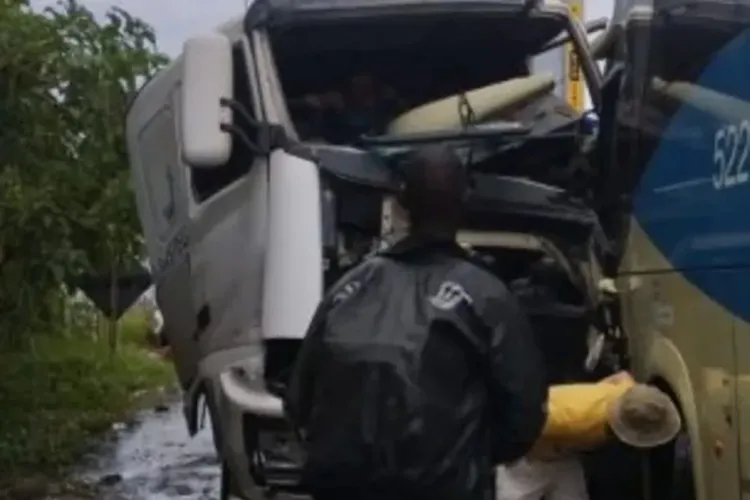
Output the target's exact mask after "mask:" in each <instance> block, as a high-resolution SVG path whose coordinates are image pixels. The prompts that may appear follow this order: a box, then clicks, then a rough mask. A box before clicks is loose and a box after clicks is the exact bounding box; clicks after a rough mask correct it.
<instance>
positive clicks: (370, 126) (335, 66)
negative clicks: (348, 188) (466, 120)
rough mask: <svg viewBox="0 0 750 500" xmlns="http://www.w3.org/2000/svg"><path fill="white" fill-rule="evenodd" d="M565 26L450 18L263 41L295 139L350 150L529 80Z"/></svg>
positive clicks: (399, 19) (277, 35)
mask: <svg viewBox="0 0 750 500" xmlns="http://www.w3.org/2000/svg"><path fill="white" fill-rule="evenodd" d="M566 23H567V18H566V16H565V15H564V14H563V15H545V16H541V15H538V16H525V17H524V16H519V14H518V13H513V14H511V13H508V12H505V13H502V14H500V13H497V12H495V13H487V12H484V13H480V12H472V13H461V12H458V13H455V12H453V13H449V14H441V15H437V14H433V15H425V14H420V15H416V14H415V15H399V16H380V17H375V18H367V19H356V20H345V19H342V20H339V21H336V22H327V23H321V22H318V23H313V22H310V23H304V24H303V23H301V24H299V25H294V26H290V27H285V29H284V30H277V31H274V30H270V31H269V34H270V38H271V45H272V48H273V51H274V58H275V60H276V64H277V67H278V71H279V76H280V80H281V82H282V86H283V90H284V93H285V96H286V98H287V103H288V105H289V109H290V111H291V113H292V117H293V120H294V122H295V125H296V127H297V129H298V133H299V135H300V137H301V138H302V139H303V140H310V139H313V138H316V139H323V140H325V141H326V142H332V143H339V144H342V143H343V144H347V143H351V142H352V141H353V140H354V139H355V138H356V137H359V136H360V135H362V134H363V133H370V134H381V133H383V132H385V128H386V125H387V124H388V123H389V122H390V121H391V120H392V119H393V118H395V117H397V116H399V115H400V114H401V113H403V112H405V111H407V110H411V109H413V108H415V107H417V106H419V105H421V104H425V103H428V102H431V101H434V100H436V99H440V98H443V97H447V96H450V95H453V94H456V93H459V92H463V91H467V90H471V89H474V88H478V87H483V86H486V85H489V84H493V83H498V82H503V81H506V80H509V79H512V78H515V77H520V76H526V75H528V74H529V65H528V60H529V58H530V57H531V56H532V55H533V54H535V53H537V52H538V51H539V50H540V48H541V47H543V46H544V44H546V43H548V42H549V41H550V40H553V39H554V38H555V37H557V36H558V35H559V34H560V33H561V32H563V30H565V28H566ZM385 33H387V36H384V34H385ZM301 41H304V42H301Z"/></svg>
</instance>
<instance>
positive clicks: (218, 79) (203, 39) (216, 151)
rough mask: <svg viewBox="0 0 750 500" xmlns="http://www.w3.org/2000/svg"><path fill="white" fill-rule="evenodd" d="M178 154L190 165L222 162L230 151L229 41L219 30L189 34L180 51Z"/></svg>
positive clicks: (230, 77) (230, 46)
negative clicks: (227, 130) (179, 149)
mask: <svg viewBox="0 0 750 500" xmlns="http://www.w3.org/2000/svg"><path fill="white" fill-rule="evenodd" d="M182 59H183V60H182V96H181V99H182V100H181V103H180V107H181V113H180V116H181V120H180V128H181V137H182V158H183V160H184V161H185V163H187V164H188V165H190V166H191V167H198V168H200V167H204V168H210V167H216V166H219V165H223V164H224V163H226V161H227V160H228V159H229V156H230V154H231V152H232V136H231V134H230V133H229V132H225V131H224V129H226V128H227V127H231V125H232V110H231V109H230V108H228V107H226V106H224V105H223V104H222V100H224V99H231V98H232V94H233V88H232V87H233V82H234V78H233V73H232V72H233V68H232V44H231V42H230V41H229V39H228V38H227V37H226V36H224V35H221V34H218V33H214V34H210V35H200V36H195V37H192V38H189V39H188V40H187V41H186V42H185V45H184V48H183V53H182Z"/></svg>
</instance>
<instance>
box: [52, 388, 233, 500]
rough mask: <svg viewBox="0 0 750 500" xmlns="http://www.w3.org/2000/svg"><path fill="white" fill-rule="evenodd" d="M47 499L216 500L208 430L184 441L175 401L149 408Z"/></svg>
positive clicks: (215, 469)
mask: <svg viewBox="0 0 750 500" xmlns="http://www.w3.org/2000/svg"><path fill="white" fill-rule="evenodd" d="M56 489H58V490H60V491H59V493H57V494H53V495H51V496H49V497H48V498H49V500H74V499H85V498H96V499H100V500H171V499H181V500H215V499H218V498H219V466H218V464H217V462H216V455H215V453H214V447H213V442H212V438H211V432H210V426H208V425H207V426H206V427H205V428H204V430H203V431H201V432H200V433H199V434H198V435H197V436H195V437H194V438H192V439H191V438H190V437H189V436H188V432H187V429H186V426H185V421H184V419H183V416H182V407H181V405H180V403H179V401H178V400H177V399H176V398H175V397H170V398H168V399H167V400H166V401H165V402H164V403H160V404H158V405H155V406H152V407H148V408H147V409H145V410H143V411H142V412H140V413H139V414H138V415H136V416H135V418H133V419H132V420H131V421H130V422H128V423H123V424H116V425H115V426H114V428H113V432H112V433H111V436H110V437H109V438H108V439H107V440H106V442H104V443H103V444H102V445H101V446H100V447H98V449H96V450H93V451H92V452H91V454H90V455H89V456H88V457H86V459H84V461H83V463H82V464H81V466H80V467H79V468H78V470H77V471H76V472H75V473H74V474H73V476H72V477H71V479H70V481H69V482H68V483H67V484H66V485H64V486H63V487H59V488H56Z"/></svg>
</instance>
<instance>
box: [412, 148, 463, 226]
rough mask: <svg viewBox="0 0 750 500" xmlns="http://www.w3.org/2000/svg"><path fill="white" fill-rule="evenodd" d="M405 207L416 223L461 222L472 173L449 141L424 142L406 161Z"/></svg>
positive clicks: (441, 223)
mask: <svg viewBox="0 0 750 500" xmlns="http://www.w3.org/2000/svg"><path fill="white" fill-rule="evenodd" d="M402 173H403V179H404V192H403V204H404V208H406V209H407V210H408V211H409V214H410V216H411V219H412V220H411V222H412V224H413V225H419V224H431V225H440V226H446V225H456V224H458V221H459V218H460V215H461V212H462V209H463V205H464V201H465V199H466V194H467V190H468V188H469V177H468V174H467V171H466V167H465V166H464V164H463V162H462V161H461V159H460V158H459V157H458V155H456V153H455V152H454V151H453V150H452V149H450V148H449V147H447V146H445V145H429V146H423V147H419V148H417V149H415V150H414V151H412V152H411V153H410V154H409V155H408V157H407V158H406V161H405V162H404V164H403V170H402Z"/></svg>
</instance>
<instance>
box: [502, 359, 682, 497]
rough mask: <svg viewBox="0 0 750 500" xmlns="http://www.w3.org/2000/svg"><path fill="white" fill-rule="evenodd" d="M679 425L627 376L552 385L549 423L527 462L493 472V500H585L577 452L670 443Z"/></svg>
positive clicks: (660, 397)
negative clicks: (616, 444) (613, 443)
mask: <svg viewBox="0 0 750 500" xmlns="http://www.w3.org/2000/svg"><path fill="white" fill-rule="evenodd" d="M681 427H682V422H681V418H680V414H679V411H678V410H677V408H676V406H675V405H674V403H673V402H672V400H671V399H670V398H669V396H667V395H666V394H664V393H663V392H661V391H660V390H659V389H657V388H655V387H651V386H648V385H644V384H637V383H636V382H635V381H634V380H633V378H632V377H631V376H630V375H629V374H628V373H626V372H621V373H617V374H615V375H613V376H610V377H607V378H606V379H604V380H601V381H599V382H596V383H588V384H586V383H582V384H562V385H554V386H552V387H550V389H549V399H548V410H547V421H546V423H545V426H544V429H543V430H542V434H541V436H540V437H539V439H538V441H537V443H536V445H535V446H534V447H533V448H532V450H531V452H530V453H529V454H528V455H527V457H526V458H524V459H522V460H520V461H519V462H517V463H515V464H512V465H508V466H503V467H500V468H499V469H498V471H497V487H496V491H497V495H496V498H497V500H540V499H541V498H544V499H545V500H588V492H587V491H586V480H585V476H584V472H583V466H582V464H581V462H580V459H579V458H578V454H579V453H581V452H585V451H589V450H593V449H595V448H597V447H599V446H601V445H603V444H605V443H606V442H607V441H608V440H610V439H618V440H619V441H621V442H623V443H625V444H627V445H630V446H633V447H636V448H653V447H656V446H660V445H663V444H666V443H668V442H670V441H671V440H673V439H674V438H675V437H676V436H677V434H678V433H679V431H680V428H681Z"/></svg>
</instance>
